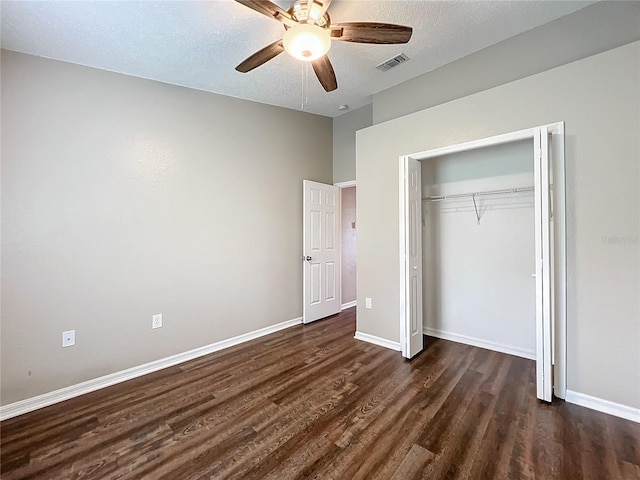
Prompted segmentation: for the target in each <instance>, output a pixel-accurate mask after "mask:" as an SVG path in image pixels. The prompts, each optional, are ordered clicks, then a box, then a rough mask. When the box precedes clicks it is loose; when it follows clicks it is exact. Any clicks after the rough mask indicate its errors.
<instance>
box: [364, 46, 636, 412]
mask: <svg viewBox="0 0 640 480" xmlns="http://www.w3.org/2000/svg"><path fill="white" fill-rule="evenodd" d="M395 94H396V95H397V96H398V98H397V103H398V104H407V103H408V102H409V99H408V97H411V96H412V95H413V90H412V89H407V90H406V91H404V90H402V89H396V91H395ZM374 101H375V99H374ZM378 107H379V105H374V110H376V108H378ZM394 115H395V113H394ZM557 121H565V122H566V162H567V172H566V177H567V185H566V191H567V243H568V244H567V250H568V251H567V262H568V266H567V275H568V299H567V302H568V304H567V308H568V318H567V322H568V325H567V329H568V331H567V342H568V346H567V347H568V353H567V354H568V359H567V360H568V365H567V368H568V372H567V381H568V385H567V386H568V388H569V389H570V390H573V391H576V392H580V393H583V394H588V395H593V396H595V397H598V398H602V399H606V400H610V401H613V402H617V403H621V404H623V405H628V406H630V407H634V408H640V369H638V365H640V296H639V295H638V292H639V291H640V268H639V266H640V245H639V242H638V238H639V235H640V141H639V134H638V132H640V42H634V43H632V44H629V45H626V46H623V47H619V48H616V49H613V50H610V51H607V52H605V53H601V54H598V55H595V56H592V57H589V58H586V59H583V60H579V61H576V62H573V63H570V64H567V65H564V66H561V67H557V68H554V69H552V70H548V71H546V72H543V73H540V74H537V75H533V76H530V77H527V78H523V79H520V80H517V81H514V82H511V83H508V84H505V85H502V86H499V87H496V88H492V89H490V90H487V91H484V92H480V93H476V94H473V95H469V96H467V97H464V98H460V99H457V100H454V101H451V102H449V103H446V104H443V105H439V106H436V107H433V108H429V109H427V110H424V111H421V112H417V113H414V114H411V115H406V116H403V117H400V118H397V119H395V120H392V121H389V122H385V123H381V124H378V125H375V126H373V127H370V128H367V129H365V130H361V131H360V132H358V133H357V171H358V178H357V181H358V189H357V202H358V240H357V247H358V303H359V304H363V303H364V298H365V297H372V298H373V305H374V308H373V309H371V310H367V309H360V311H359V312H358V319H357V322H358V326H357V328H358V330H359V331H362V332H364V333H367V334H370V335H375V336H378V337H382V338H385V339H388V340H392V341H399V331H400V327H399V310H400V298H399V288H398V284H399V279H398V275H394V274H393V272H399V269H400V265H399V262H400V260H399V247H398V228H399V222H398V216H399V213H398V212H399V199H398V192H399V189H398V184H399V168H398V157H399V156H400V155H403V154H410V153H413V152H420V151H425V150H429V149H433V148H437V147H442V146H446V145H454V144H458V143H461V142H465V141H469V140H474V139H480V138H485V137H488V136H492V135H497V134H501V133H506V132H511V131H515V130H520V129H525V128H530V127H533V126H537V125H544V124H549V123H553V122H557Z"/></svg>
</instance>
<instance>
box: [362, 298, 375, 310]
mask: <svg viewBox="0 0 640 480" xmlns="http://www.w3.org/2000/svg"><path fill="white" fill-rule="evenodd" d="M364 308H373V303H372V301H371V299H370V298H369V297H366V298H365V299H364Z"/></svg>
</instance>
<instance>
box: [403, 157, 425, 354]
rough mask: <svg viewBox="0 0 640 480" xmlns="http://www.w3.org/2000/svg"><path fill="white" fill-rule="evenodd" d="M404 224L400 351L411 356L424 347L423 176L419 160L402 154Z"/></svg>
mask: <svg viewBox="0 0 640 480" xmlns="http://www.w3.org/2000/svg"><path fill="white" fill-rule="evenodd" d="M404 168H405V175H404V178H405V185H404V195H405V199H404V205H405V208H404V224H405V225H406V228H407V233H408V235H407V236H406V240H405V245H404V252H405V266H404V270H405V272H404V273H405V285H406V289H405V298H404V299H403V300H404V302H405V305H406V306H405V315H404V317H405V318H404V321H405V326H404V335H405V338H404V341H403V342H402V346H403V349H402V354H403V356H405V357H406V358H412V357H414V356H416V355H417V354H418V353H420V352H421V351H422V349H423V342H422V340H423V339H422V175H421V164H420V162H419V161H418V160H414V159H413V158H410V157H405V164H404Z"/></svg>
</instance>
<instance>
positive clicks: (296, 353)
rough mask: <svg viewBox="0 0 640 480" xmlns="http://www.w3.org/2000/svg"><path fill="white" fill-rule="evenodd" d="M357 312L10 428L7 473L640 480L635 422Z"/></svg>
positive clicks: (4, 442) (4, 451)
mask: <svg viewBox="0 0 640 480" xmlns="http://www.w3.org/2000/svg"><path fill="white" fill-rule="evenodd" d="M354 330H355V309H350V310H347V311H345V312H343V313H342V314H340V315H338V316H336V317H333V318H329V319H326V320H323V321H320V322H316V323H314V324H311V325H307V326H298V327H293V328H290V329H287V330H284V331H282V332H279V333H275V334H272V335H269V336H266V337H262V338H260V339H258V340H254V341H251V342H248V343H244V344H242V345H239V346H236V347H232V348H229V349H227V350H223V351H221V352H217V353H214V354H211V355H208V356H206V357H202V358H200V359H197V360H193V361H190V362H188V363H184V364H181V365H179V366H176V367H172V368H168V369H165V370H162V371H160V372H156V373H154V374H151V375H147V376H145V377H141V378H138V379H135V380H131V381H129V382H126V383H122V384H119V385H116V386H113V387H110V388H107V389H104V390H101V391H99V392H94V393H91V394H88V395H84V396H82V397H78V398H75V399H72V400H69V401H67V402H64V403H60V404H57V405H53V406H51V407H48V408H45V409H42V410H39V411H36V412H32V413H29V414H26V415H23V416H21V417H16V418H13V419H9V420H6V421H4V422H2V424H1V445H0V448H1V450H0V452H1V463H2V469H1V472H2V478H3V479H6V480H9V479H25V478H54V479H71V478H83V479H115V478H117V479H154V480H155V479H170V480H179V479H204V478H216V479H218V478H220V479H222V478H233V479H279V480H283V479H333V480H348V479H349V480H350V479H367V480H369V479H396V480H411V479H419V478H429V479H458V478H460V479H547V478H554V479H594V480H595V479H597V480H605V479H640V425H638V424H635V423H633V422H629V421H625V420H622V419H619V418H615V417H612V416H608V415H605V414H601V413H598V412H594V411H591V410H587V409H585V408H582V407H578V406H575V405H570V404H566V403H564V402H561V401H558V402H556V403H554V404H551V405H547V404H543V403H539V402H538V401H537V400H536V398H535V371H534V364H533V362H532V361H529V360H524V359H521V358H517V357H512V356H509V355H504V354H501V353H496V352H492V351H489V350H483V349H480V348H475V347H470V346H466V345H461V344H457V343H453V342H448V341H444V340H436V339H432V338H428V339H427V348H426V350H425V351H424V352H423V353H422V354H421V355H420V356H418V357H417V358H416V359H414V360H413V361H411V362H408V361H406V360H404V359H402V358H401V356H400V354H399V353H398V352H394V351H391V350H387V349H384V348H382V347H377V346H375V345H371V344H368V343H363V342H360V341H358V340H355V339H354V338H353V334H354Z"/></svg>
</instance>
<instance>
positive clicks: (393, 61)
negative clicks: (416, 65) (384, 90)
mask: <svg viewBox="0 0 640 480" xmlns="http://www.w3.org/2000/svg"><path fill="white" fill-rule="evenodd" d="M407 60H409V57H407V55H406V54H405V53H401V54H400V55H396V56H395V57H393V58H390V59H389V60H387V61H386V62H382V63H381V64H380V65H378V66H377V67H376V68H377V69H378V70H380V71H381V72H386V71H387V70H391V69H392V68H393V67H397V66H398V65H400V64H401V63H404V62H406V61H407Z"/></svg>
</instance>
